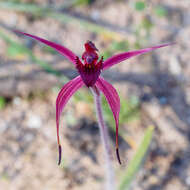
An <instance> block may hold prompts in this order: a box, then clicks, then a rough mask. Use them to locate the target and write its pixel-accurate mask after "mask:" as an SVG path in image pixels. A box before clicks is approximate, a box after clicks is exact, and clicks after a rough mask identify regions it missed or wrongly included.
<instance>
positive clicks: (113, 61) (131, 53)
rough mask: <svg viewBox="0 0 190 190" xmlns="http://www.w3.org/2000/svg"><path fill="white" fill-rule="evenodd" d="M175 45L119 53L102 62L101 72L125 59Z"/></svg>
mask: <svg viewBox="0 0 190 190" xmlns="http://www.w3.org/2000/svg"><path fill="white" fill-rule="evenodd" d="M173 44H175V43H168V44H163V45H159V46H153V47H150V48H145V49H140V50H134V51H129V52H124V53H119V54H116V55H114V56H112V57H110V58H108V59H107V60H105V61H104V64H103V70H105V69H108V68H109V67H111V66H113V65H115V64H117V63H120V62H122V61H124V60H126V59H129V58H131V57H134V56H136V55H140V54H143V53H147V52H149V51H152V50H155V49H158V48H162V47H166V46H170V45H173Z"/></svg>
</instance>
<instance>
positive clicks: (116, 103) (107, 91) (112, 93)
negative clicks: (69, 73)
mask: <svg viewBox="0 0 190 190" xmlns="http://www.w3.org/2000/svg"><path fill="white" fill-rule="evenodd" d="M95 85H96V87H97V88H98V89H100V90H101V91H102V92H103V94H104V95H105V97H106V99H107V101H108V104H109V105H110V108H111V111H112V113H113V116H114V119H115V124H116V154H117V158H118V161H119V163H120V164H121V161H120V157H119V146H118V129H119V112H120V98H119V95H118V93H117V91H116V89H115V88H114V87H113V86H112V85H111V84H110V83H109V82H107V81H106V80H104V79H103V78H102V77H99V79H98V80H97V81H96V84H95Z"/></svg>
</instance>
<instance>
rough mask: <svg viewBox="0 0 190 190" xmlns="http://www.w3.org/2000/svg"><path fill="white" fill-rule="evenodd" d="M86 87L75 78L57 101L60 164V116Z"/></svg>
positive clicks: (61, 92) (60, 93)
mask: <svg viewBox="0 0 190 190" xmlns="http://www.w3.org/2000/svg"><path fill="white" fill-rule="evenodd" d="M83 85H84V83H83V81H82V79H81V77H80V76H78V77H76V78H74V79H73V80H71V81H69V82H68V83H67V84H65V85H64V86H63V87H62V89H61V90H60V92H59V94H58V96H57V100H56V126H57V142H58V148H59V162H58V164H60V163H61V144H60V139H59V121H60V116H61V113H62V111H63V108H64V107H65V105H66V103H67V102H68V101H69V99H70V98H71V96H72V95H73V94H74V93H75V92H76V91H77V90H78V89H79V88H81V87H82V86H83Z"/></svg>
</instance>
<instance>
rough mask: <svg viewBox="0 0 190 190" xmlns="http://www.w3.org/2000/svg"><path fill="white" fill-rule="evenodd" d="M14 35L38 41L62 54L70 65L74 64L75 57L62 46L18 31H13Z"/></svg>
mask: <svg viewBox="0 0 190 190" xmlns="http://www.w3.org/2000/svg"><path fill="white" fill-rule="evenodd" d="M15 32H16V33H19V34H23V35H26V36H29V37H31V38H33V39H35V40H38V41H40V42H42V43H44V44H46V45H48V46H50V47H52V48H53V49H55V50H57V51H58V52H59V53H60V54H62V55H63V56H65V57H66V58H67V59H68V60H70V61H71V62H72V63H74V64H76V55H75V54H74V53H73V52H72V51H71V50H69V49H68V48H66V47H64V46H62V45H59V44H56V43H54V42H51V41H48V40H45V39H43V38H40V37H38V36H34V35H31V34H27V33H24V32H20V31H15Z"/></svg>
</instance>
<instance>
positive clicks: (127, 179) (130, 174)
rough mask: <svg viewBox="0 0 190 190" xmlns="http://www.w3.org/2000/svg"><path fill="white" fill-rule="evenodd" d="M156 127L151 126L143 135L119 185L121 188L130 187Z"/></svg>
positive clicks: (120, 189) (122, 189)
mask: <svg viewBox="0 0 190 190" xmlns="http://www.w3.org/2000/svg"><path fill="white" fill-rule="evenodd" d="M153 131H154V127H153V126H150V127H148V129H147V130H146V132H145V135H144V137H143V140H142V141H141V144H140V146H139V148H138V150H137V152H136V154H135V156H134V157H133V159H132V160H131V162H130V163H129V166H128V168H127V170H126V172H125V175H124V176H123V179H122V181H121V183H120V185H119V190H126V189H128V188H129V186H130V184H131V182H132V180H133V178H134V177H135V174H136V173H137V171H138V169H139V168H140V165H141V163H142V161H143V158H144V156H145V154H146V152H147V150H148V147H149V145H150V142H151V140H152V135H153Z"/></svg>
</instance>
